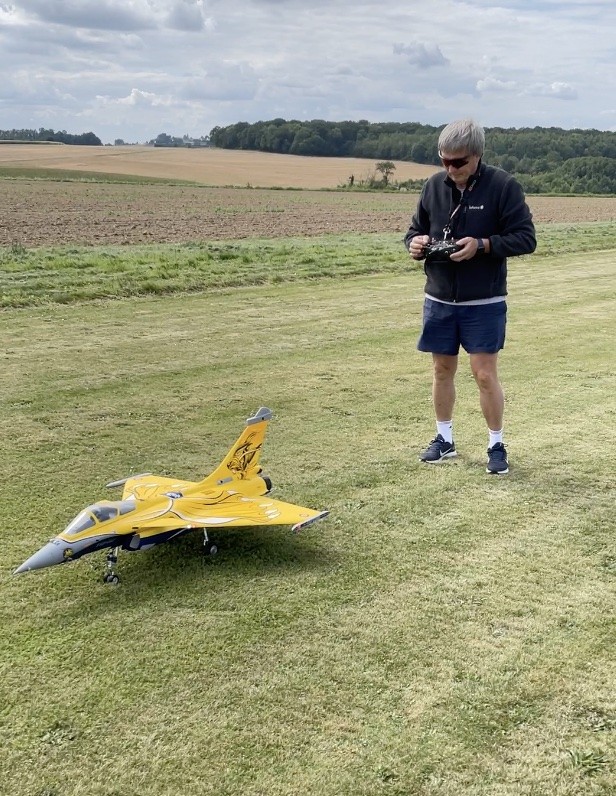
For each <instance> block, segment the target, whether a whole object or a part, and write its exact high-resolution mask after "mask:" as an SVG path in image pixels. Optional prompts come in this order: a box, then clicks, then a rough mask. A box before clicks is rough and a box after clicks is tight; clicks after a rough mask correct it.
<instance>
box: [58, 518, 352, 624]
mask: <svg viewBox="0 0 616 796" xmlns="http://www.w3.org/2000/svg"><path fill="white" fill-rule="evenodd" d="M313 534H314V532H313ZM209 538H210V542H211V543H214V544H215V545H216V546H217V547H218V554H217V555H216V556H211V555H209V554H208V553H207V552H206V551H205V549H204V547H203V535H202V533H201V532H200V531H197V530H195V532H194V533H191V534H188V535H186V536H184V537H182V538H180V539H178V540H173V541H171V542H166V543H163V544H160V545H157V546H156V547H155V548H153V549H152V550H147V551H143V552H141V553H126V552H124V551H120V555H119V557H118V564H117V567H116V570H117V572H118V573H119V575H120V579H121V582H120V584H119V586H111V585H106V584H104V583H103V581H102V575H103V572H104V569H105V556H104V554H100V555H94V556H90V558H89V560H88V563H89V566H88V567H87V569H88V572H87V575H85V577H86V578H88V579H89V580H90V581H91V582H92V587H91V589H89V590H88V593H87V596H85V598H84V601H85V603H89V607H90V608H94V609H99V608H101V607H104V608H106V609H111V610H113V609H114V607H116V608H125V607H127V604H129V603H134V602H137V601H138V603H139V604H140V605H143V604H144V603H148V602H160V600H161V598H162V597H163V596H164V595H165V594H166V595H168V596H169V597H170V598H171V599H175V598H176V597H177V591H178V589H180V590H185V593H186V595H187V596H188V597H190V598H192V597H194V593H195V587H197V588H198V590H199V596H200V598H201V599H203V598H206V599H208V598H210V599H215V598H216V597H217V596H218V592H219V590H220V589H226V588H229V589H230V588H236V587H237V586H238V585H239V586H240V588H241V585H242V583H243V582H244V581H245V582H247V583H248V582H249V581H251V580H253V579H254V578H261V579H263V578H267V577H269V576H272V577H273V578H274V577H275V578H276V579H279V577H280V576H283V577H284V576H289V577H297V576H298V575H301V573H304V572H307V571H310V572H314V571H318V570H323V571H324V572H330V571H331V569H332V566H336V563H337V562H336V561H335V560H333V559H335V555H334V554H332V551H326V550H325V549H324V547H323V545H321V544H320V543H319V542H318V541H317V540H316V538H314V537H313V538H312V539H311V540H310V542H309V543H308V544H307V543H306V541H305V540H304V539H300V537H298V536H295V535H293V534H291V533H290V532H289V531H287V530H282V529H278V528H276V529H271V528H254V529H253V528H248V529H235V530H233V531H231V530H229V531H226V532H225V531H222V532H219V533H217V534H210V536H209ZM85 562H86V559H85V558H84V559H82V560H81V563H82V564H84V563H85ZM79 564H80V562H75V563H74V564H70V565H69V566H71V567H73V566H75V567H77V566H79ZM82 577H83V573H82ZM82 609H83V610H85V611H87V610H88V606H86V605H84V604H82Z"/></svg>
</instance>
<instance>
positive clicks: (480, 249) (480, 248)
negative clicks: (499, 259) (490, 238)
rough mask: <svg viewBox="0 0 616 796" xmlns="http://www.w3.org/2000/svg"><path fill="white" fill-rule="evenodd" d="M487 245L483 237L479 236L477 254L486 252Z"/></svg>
mask: <svg viewBox="0 0 616 796" xmlns="http://www.w3.org/2000/svg"><path fill="white" fill-rule="evenodd" d="M485 250H486V247H485V245H484V243H483V238H477V254H484V253H485Z"/></svg>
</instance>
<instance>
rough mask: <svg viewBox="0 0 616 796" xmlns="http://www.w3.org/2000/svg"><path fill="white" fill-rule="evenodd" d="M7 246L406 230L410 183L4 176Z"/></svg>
mask: <svg viewBox="0 0 616 796" xmlns="http://www.w3.org/2000/svg"><path fill="white" fill-rule="evenodd" d="M2 189H3V190H2V193H1V195H0V246H8V245H13V244H20V245H22V246H26V247H34V246H46V245H64V244H81V245H103V244H104V245H113V244H117V245H130V244H138V243H164V242H177V243H180V242H186V241H200V240H220V239H224V238H249V237H250V238H277V237H287V236H312V235H322V234H326V233H343V232H395V233H403V232H404V231H405V230H406V228H407V227H408V223H409V220H410V216H411V214H412V212H413V210H414V207H415V203H416V200H417V197H416V195H414V194H410V193H396V194H394V193H350V192H349V193H347V192H323V191H280V190H267V189H247V188H243V189H242V188H192V187H182V186H165V185H163V186H158V185H128V184H126V185H121V184H109V183H78V182H64V183H61V182H58V183H56V182H47V181H22V180H15V181H13V180H6V181H3V182H2ZM528 202H529V204H530V206H531V209H532V210H533V213H534V217H535V221H536V222H538V223H542V222H544V223H558V222H561V223H574V222H580V221H614V220H616V197H612V198H604V199H601V198H593V197H588V198H584V197H578V198H574V197H565V198H554V199H551V198H546V197H529V198H528Z"/></svg>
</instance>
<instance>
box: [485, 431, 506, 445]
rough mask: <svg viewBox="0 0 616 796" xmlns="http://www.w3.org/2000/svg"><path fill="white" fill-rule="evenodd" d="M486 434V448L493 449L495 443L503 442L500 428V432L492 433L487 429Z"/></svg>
mask: <svg viewBox="0 0 616 796" xmlns="http://www.w3.org/2000/svg"><path fill="white" fill-rule="evenodd" d="M488 433H489V434H490V442H489V443H488V448H493V447H494V446H495V445H496V443H497V442H502V441H503V429H502V428H501V430H500V431H492V430H491V429H488Z"/></svg>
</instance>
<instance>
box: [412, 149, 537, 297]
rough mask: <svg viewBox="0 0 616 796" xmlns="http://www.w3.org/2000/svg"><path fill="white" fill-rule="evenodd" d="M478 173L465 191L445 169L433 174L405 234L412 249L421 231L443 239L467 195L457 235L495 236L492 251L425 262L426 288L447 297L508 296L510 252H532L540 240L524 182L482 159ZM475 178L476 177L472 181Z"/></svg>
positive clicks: (456, 221) (455, 227)
mask: <svg viewBox="0 0 616 796" xmlns="http://www.w3.org/2000/svg"><path fill="white" fill-rule="evenodd" d="M474 176H475V177H476V178H477V179H476V181H475V183H474V184H473V187H472V189H471V190H470V191H468V190H467V191H465V192H464V195H462V196H461V193H460V191H459V190H458V188H456V186H455V184H454V183H453V182H452V180H451V179H450V178H449V177H447V176H446V174H444V173H443V172H438V173H437V174H434V175H433V176H432V177H430V179H429V180H428V181H427V183H426V184H425V185H424V188H423V190H422V192H421V196H420V197H419V203H418V205H417V210H416V212H415V215H414V216H413V218H412V220H411V225H410V227H409V230H408V232H407V233H406V235H405V237H404V244H405V246H406V247H407V249H408V247H409V244H410V242H411V240H412V239H413V238H414V237H415V236H416V235H429V236H430V237H431V238H436V239H439V240H442V238H443V227H445V226H446V224H447V222H448V220H449V218H450V216H451V213H452V212H453V210H454V208H455V207H456V205H457V204H458V203H459V201H460V198H462V206H461V207H460V210H459V211H458V212H457V213H456V214H455V216H454V218H453V221H452V222H451V224H452V237H453V239H454V240H460V239H461V238H466V237H472V238H489V239H490V253H489V254H477V255H475V257H473V258H472V259H470V260H462V262H459V263H456V262H453V261H451V260H450V261H448V262H445V263H428V262H426V263H425V265H424V271H425V274H426V286H425V292H426V293H428V294H429V295H431V296H434V298H437V299H441V300H442V301H455V302H458V301H472V300H474V299H485V298H493V297H495V296H505V295H507V257H513V256H516V255H519V254H530V253H531V252H533V251H534V250H535V247H536V245H537V241H536V239H535V227H534V225H533V220H532V215H531V212H530V210H529V208H528V205H527V204H526V201H525V198H524V192H523V191H522V188H521V186H520V184H519V183H518V182H517V181H516V180H515V179H514V178H513V177H512V176H511V175H510V174H508V173H507V172H506V171H503V170H502V169H497V168H495V167H494V166H486V165H485V164H483V163H480V164H479V167H478V169H477V172H476V174H475V175H474ZM472 182H473V178H472V177H471V179H470V180H469V184H472Z"/></svg>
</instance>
